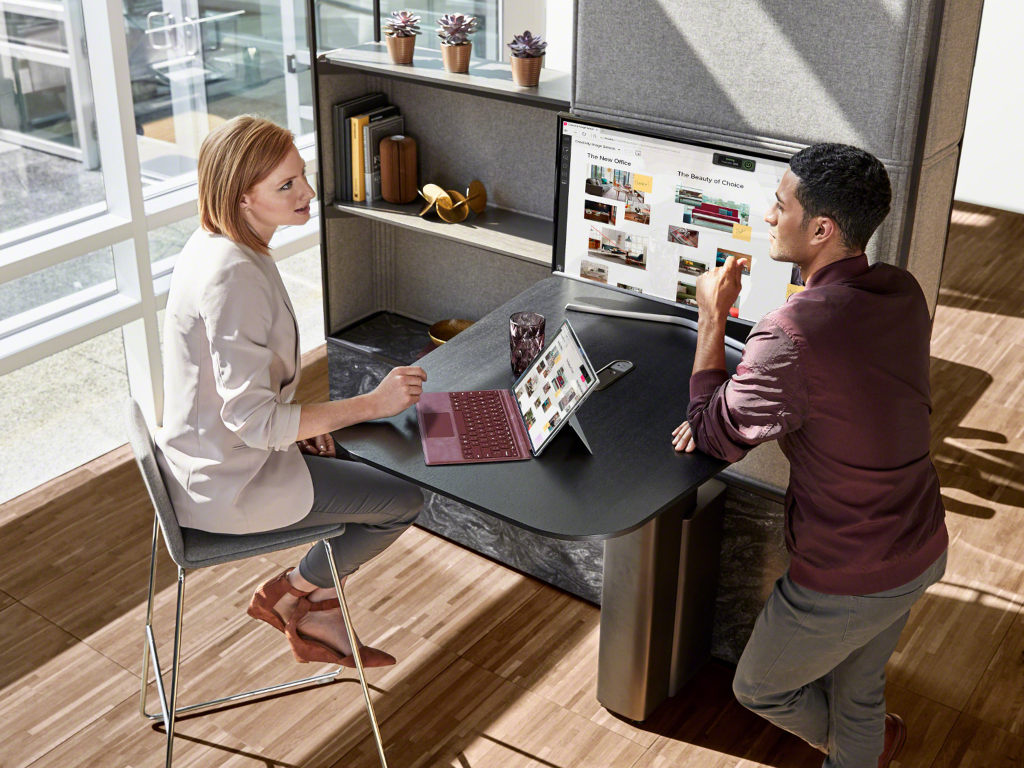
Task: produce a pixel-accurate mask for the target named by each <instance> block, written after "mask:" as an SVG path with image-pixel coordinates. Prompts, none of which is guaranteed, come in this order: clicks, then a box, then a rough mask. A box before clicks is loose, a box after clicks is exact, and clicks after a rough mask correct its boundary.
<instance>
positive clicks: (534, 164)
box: [370, 78, 558, 219]
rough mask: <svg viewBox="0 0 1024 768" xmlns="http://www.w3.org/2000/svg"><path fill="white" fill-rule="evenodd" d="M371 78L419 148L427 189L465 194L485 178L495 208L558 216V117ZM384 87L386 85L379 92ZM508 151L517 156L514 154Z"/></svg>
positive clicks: (535, 109)
mask: <svg viewBox="0 0 1024 768" xmlns="http://www.w3.org/2000/svg"><path fill="white" fill-rule="evenodd" d="M376 81H377V78H372V79H371V83H370V86H371V88H372V89H373V90H381V91H383V92H384V93H387V94H388V95H389V98H390V99H391V103H392V104H396V105H398V106H399V107H400V108H401V110H402V114H403V115H404V116H405V129H406V132H407V133H408V134H409V135H411V136H413V137H414V138H415V139H416V141H417V142H418V144H419V147H418V149H419V153H418V154H419V181H420V186H422V185H423V184H426V183H428V182H433V183H435V184H440V185H441V186H442V187H444V188H445V189H455V190H458V191H459V192H465V191H466V187H468V186H469V182H471V181H472V180H473V179H479V180H480V181H482V182H483V183H484V186H485V187H486V188H487V196H488V202H489V203H490V204H492V205H496V206H498V207H499V208H507V209H509V210H514V211H520V212H522V213H528V214H531V215H534V216H541V217H543V218H546V219H550V218H552V216H553V215H554V210H553V209H554V199H555V191H554V184H555V154H556V151H557V150H556V146H555V142H556V140H557V138H558V126H557V121H556V119H555V115H554V112H552V111H551V110H549V109H540V108H539V107H531V106H527V105H524V104H511V103H509V102H506V101H499V100H497V99H485V98H480V97H476V96H467V95H466V94H463V93H455V92H452V91H444V90H441V89H439V88H432V89H430V90H429V91H426V92H425V89H424V87H423V86H421V85H418V84H416V83H410V82H405V81H399V80H381V81H380V82H379V83H378V82H376ZM378 85H379V86H380V87H379V88H378ZM509 147H514V148H515V151H514V152H512V153H510V152H508V148H509Z"/></svg>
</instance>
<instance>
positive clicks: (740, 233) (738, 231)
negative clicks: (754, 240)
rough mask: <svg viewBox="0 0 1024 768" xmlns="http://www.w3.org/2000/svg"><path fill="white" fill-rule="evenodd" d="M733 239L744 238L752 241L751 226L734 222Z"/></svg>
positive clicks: (746, 240)
mask: <svg viewBox="0 0 1024 768" xmlns="http://www.w3.org/2000/svg"><path fill="white" fill-rule="evenodd" d="M732 239H733V240H743V241H745V242H748V243H749V242H750V227H748V226H747V225H746V224H733V225H732Z"/></svg>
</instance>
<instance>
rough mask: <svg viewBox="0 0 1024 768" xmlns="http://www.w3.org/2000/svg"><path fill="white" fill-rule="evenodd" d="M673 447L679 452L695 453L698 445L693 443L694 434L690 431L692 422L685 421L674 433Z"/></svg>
mask: <svg viewBox="0 0 1024 768" xmlns="http://www.w3.org/2000/svg"><path fill="white" fill-rule="evenodd" d="M672 447H673V448H675V449H676V450H677V451H686V452H687V453H693V449H694V448H696V447H697V443H695V442H694V441H693V433H692V432H691V431H690V422H688V421H684V422H683V423H682V424H680V425H679V426H678V427H676V428H675V429H674V430H673V431H672Z"/></svg>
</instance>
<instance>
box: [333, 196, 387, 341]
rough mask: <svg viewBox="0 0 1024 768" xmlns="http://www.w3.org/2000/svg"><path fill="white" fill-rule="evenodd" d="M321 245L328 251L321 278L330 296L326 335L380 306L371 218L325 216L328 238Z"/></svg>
mask: <svg viewBox="0 0 1024 768" xmlns="http://www.w3.org/2000/svg"><path fill="white" fill-rule="evenodd" d="M356 244H358V245H356ZM321 247H322V248H324V249H326V251H327V254H328V262H327V275H326V276H325V279H324V282H325V284H326V285H327V286H328V295H329V297H330V300H329V304H330V314H331V318H330V322H331V327H330V328H328V329H327V333H328V335H329V334H331V333H334V332H335V331H338V330H340V329H341V328H343V327H345V326H347V325H349V324H351V323H353V322H355V321H356V320H359V319H361V318H363V317H366V316H367V315H369V314H372V313H373V312H375V311H377V310H378V309H379V307H378V302H377V298H376V293H375V292H376V286H375V281H374V277H375V270H376V267H375V263H374V261H375V260H374V251H373V234H372V231H371V222H370V220H369V219H363V218H359V217H356V216H345V217H331V218H328V219H327V242H326V243H323V244H322V246H321ZM339 254H344V258H341V257H340V256H339Z"/></svg>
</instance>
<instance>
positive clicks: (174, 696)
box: [164, 567, 185, 768]
mask: <svg viewBox="0 0 1024 768" xmlns="http://www.w3.org/2000/svg"><path fill="white" fill-rule="evenodd" d="M184 611H185V569H184V568H180V567H179V568H178V610H177V613H176V615H175V617H174V655H173V657H172V659H171V700H170V704H169V705H168V707H167V718H166V719H165V720H164V724H165V725H166V727H167V763H166V768H171V756H172V754H173V752H174V719H175V716H176V715H177V714H178V712H177V705H178V689H179V688H180V687H181V686H180V685H179V684H178V682H179V675H178V672H179V669H180V667H181V625H182V624H183V623H184V622H183V619H184V618H185V617H184Z"/></svg>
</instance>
